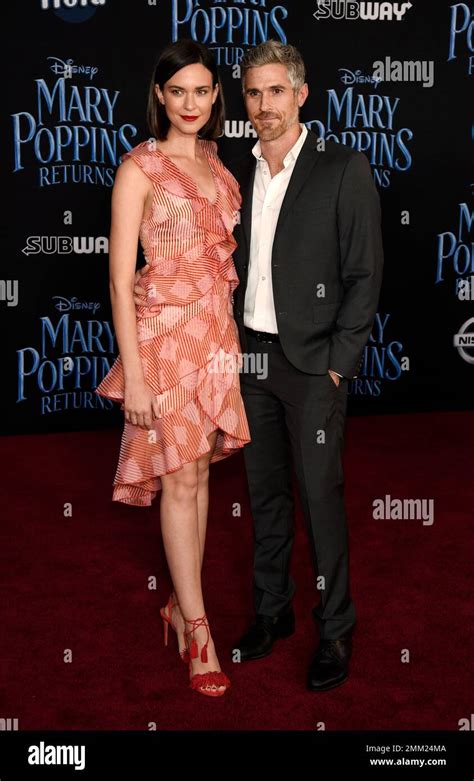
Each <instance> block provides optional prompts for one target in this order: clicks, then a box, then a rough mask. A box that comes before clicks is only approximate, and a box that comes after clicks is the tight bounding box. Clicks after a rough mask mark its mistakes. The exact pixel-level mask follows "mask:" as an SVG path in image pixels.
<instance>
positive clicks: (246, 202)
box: [241, 155, 257, 255]
mask: <svg viewBox="0 0 474 781" xmlns="http://www.w3.org/2000/svg"><path fill="white" fill-rule="evenodd" d="M252 160H253V162H252V161H251V162H250V165H249V167H248V169H247V171H246V173H245V176H244V178H243V181H242V184H241V193H242V209H241V220H242V229H243V233H244V236H245V240H246V242H247V255H250V238H251V235H252V202H253V185H254V182H255V171H256V167H257V161H256V160H255V158H254V156H253V155H252Z"/></svg>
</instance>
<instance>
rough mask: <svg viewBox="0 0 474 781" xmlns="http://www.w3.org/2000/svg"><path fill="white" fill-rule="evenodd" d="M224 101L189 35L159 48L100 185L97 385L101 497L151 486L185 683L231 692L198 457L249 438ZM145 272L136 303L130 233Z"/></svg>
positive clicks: (137, 498)
mask: <svg viewBox="0 0 474 781" xmlns="http://www.w3.org/2000/svg"><path fill="white" fill-rule="evenodd" d="M223 116H224V104H223V98H222V92H221V85H220V82H219V76H218V73H217V68H216V63H215V60H214V57H213V55H212V53H211V52H210V51H208V50H207V49H206V48H205V47H204V46H202V45H201V44H199V43H196V42H195V41H191V40H181V41H178V42H176V43H174V44H171V45H170V46H168V47H167V48H166V50H165V51H164V52H163V53H162V55H161V57H160V59H159V61H158V64H157V66H156V68H155V72H154V76H153V79H152V83H151V86H150V94H149V102H148V124H149V127H150V130H151V132H152V135H153V136H154V139H153V140H150V141H144V142H142V143H140V144H138V145H137V146H136V147H134V148H133V149H131V150H130V152H127V153H126V154H125V155H123V156H122V159H123V160H124V162H122V164H121V165H120V167H119V168H118V170H117V175H116V179H115V184H114V188H113V193H112V225H111V234H110V291H111V301H112V310H113V320H114V326H115V332H116V336H117V341H118V345H119V351H120V355H119V358H118V359H117V360H116V362H115V363H114V365H113V366H112V369H111V370H110V372H109V373H108V374H107V376H106V377H105V378H104V379H103V381H102V382H101V383H100V385H99V386H98V388H97V393H98V394H99V395H101V396H105V397H107V398H111V399H114V400H116V401H121V402H122V407H121V408H122V409H123V410H124V412H125V424H124V432H123V437H122V443H121V449H120V457H119V464H118V468H117V473H116V476H115V479H114V490H113V497H112V498H113V501H119V502H124V503H127V504H133V505H140V506H144V505H150V504H151V502H152V500H153V499H154V497H155V496H156V493H157V491H159V490H162V494H161V503H160V516H161V529H162V535H163V543H164V547H165V551H166V557H167V561H168V566H169V569H170V573H171V578H172V581H173V585H174V592H173V593H172V594H171V596H170V598H169V600H168V604H167V605H166V607H164V608H162V609H161V611H160V612H161V616H162V618H163V626H164V634H165V644H167V639H168V626H169V625H171V626H172V628H173V629H174V630H175V631H176V633H177V636H178V645H179V652H180V655H181V658H182V659H183V661H185V662H187V663H188V665H189V676H190V686H191V688H192V689H194V690H196V691H199V692H201V693H202V694H205V695H209V696H213V697H216V696H220V695H222V694H224V693H225V691H226V689H228V688H229V686H230V681H229V679H228V677H227V676H226V675H225V673H224V672H222V671H221V668H220V666H219V662H218V659H217V655H216V651H215V647H214V643H213V640H212V636H211V634H210V629H209V623H208V620H207V616H206V612H205V608H204V601H203V595H202V588H201V567H202V561H203V553H204V542H205V537H206V525H207V511H208V498H209V497H208V477H209V464H210V463H213V462H215V461H219V460H220V459H222V458H226V457H227V456H229V455H231V454H232V453H235V452H237V451H238V450H239V449H240V448H242V447H243V446H244V445H245V444H246V443H247V442H250V432H249V428H248V423H247V418H246V415H245V410H244V406H243V402H242V397H241V395H240V385H239V372H238V370H239V367H240V365H241V364H240V363H239V360H241V356H240V355H239V353H240V345H239V341H238V331H237V326H236V323H235V321H234V320H233V317H232V294H233V291H234V289H235V288H236V287H237V285H238V277H237V274H236V271H235V268H234V264H233V261H232V252H233V250H234V249H235V246H236V242H235V239H234V238H233V236H232V231H233V228H234V225H235V223H236V221H237V217H238V211H239V209H240V204H241V198H240V192H239V188H238V184H237V182H236V180H235V179H234V177H233V176H232V175H231V174H230V172H229V171H228V170H227V169H226V168H225V167H224V165H223V164H222V162H221V161H220V160H219V158H218V157H217V152H216V150H217V144H216V142H215V141H214V140H213V139H214V138H216V137H218V136H219V135H220V134H221V132H222V126H223ZM138 237H139V238H140V241H141V244H142V247H143V251H144V255H145V259H146V261H147V266H148V269H147V271H146V273H145V274H144V275H143V276H142V277H141V282H140V284H141V285H142V286H143V287H144V289H145V296H146V298H145V299H144V303H143V305H141V306H137V307H135V304H134V302H133V286H134V275H135V265H136V246H137V239H138Z"/></svg>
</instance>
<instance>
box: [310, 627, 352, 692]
mask: <svg viewBox="0 0 474 781" xmlns="http://www.w3.org/2000/svg"><path fill="white" fill-rule="evenodd" d="M351 654H352V638H351V636H350V635H346V636H345V637H342V638H340V639H338V640H320V642H319V646H318V648H317V650H316V653H315V655H314V658H313V661H312V662H311V665H310V668H309V673H308V689H310V690H311V691H314V692H324V691H327V690H328V689H334V688H335V687H336V686H340V685H341V683H344V681H346V680H347V678H348V675H349V659H350V658H351Z"/></svg>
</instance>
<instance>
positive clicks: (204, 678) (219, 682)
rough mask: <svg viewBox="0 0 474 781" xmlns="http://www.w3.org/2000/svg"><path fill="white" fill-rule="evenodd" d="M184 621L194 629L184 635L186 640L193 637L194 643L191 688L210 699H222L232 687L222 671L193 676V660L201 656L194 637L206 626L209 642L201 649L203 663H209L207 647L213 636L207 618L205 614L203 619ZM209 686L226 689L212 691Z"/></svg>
mask: <svg viewBox="0 0 474 781" xmlns="http://www.w3.org/2000/svg"><path fill="white" fill-rule="evenodd" d="M183 618H184V616H183ZM184 620H185V621H186V623H187V624H191V626H192V629H190V631H189V632H185V633H184V636H185V638H186V637H188V636H189V635H192V641H191V645H190V647H189V655H190V659H189V686H190V688H191V689H194V691H197V692H200V693H201V694H206V695H207V696H208V697H222V695H223V694H225V692H226V690H227V689H229V688H230V685H231V684H230V681H229V679H228V677H227V675H226V674H225V673H224V672H222V670H211V671H209V672H205V673H195V674H194V675H193V674H192V662H191V659H197V657H198V656H199V651H198V644H197V641H196V638H195V637H194V633H195V631H196V629H198V628H199V627H200V626H205V627H206V629H207V640H206V642H205V643H204V645H203V647H202V648H201V662H204V663H206V662H207V646H208V644H209V638H210V636H211V635H210V632H209V624H208V621H207V617H206V615H205V614H204V615H203V616H202V617H201V618H194V619H193V620H191V621H189V620H188V619H187V618H185V619H184ZM208 686H216V687H218V686H225V689H223V690H222V691H219V689H218V688H216V689H210V688H207V687H208Z"/></svg>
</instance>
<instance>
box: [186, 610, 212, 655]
mask: <svg viewBox="0 0 474 781" xmlns="http://www.w3.org/2000/svg"><path fill="white" fill-rule="evenodd" d="M183 618H184V616H183ZM184 620H185V622H186V623H187V624H191V627H192V628H191V629H190V630H189V632H185V633H184V636H185V637H187V636H188V635H192V641H191V646H190V648H189V655H190V657H191V659H196V657H197V656H198V655H199V651H198V644H197V641H196V639H195V637H194V633H195V631H196V629H199V627H200V626H205V627H206V630H207V640H206V642H205V643H204V645H203V647H202V649H201V661H202V662H204V663H205V662H207V646H208V644H209V638H210V633H209V623H208V620H207V616H206V614H205V613H204V615H203V616H201V617H200V618H192V619H188V618H184Z"/></svg>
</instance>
